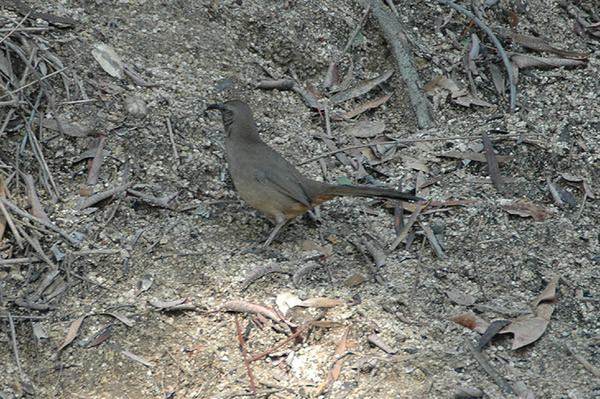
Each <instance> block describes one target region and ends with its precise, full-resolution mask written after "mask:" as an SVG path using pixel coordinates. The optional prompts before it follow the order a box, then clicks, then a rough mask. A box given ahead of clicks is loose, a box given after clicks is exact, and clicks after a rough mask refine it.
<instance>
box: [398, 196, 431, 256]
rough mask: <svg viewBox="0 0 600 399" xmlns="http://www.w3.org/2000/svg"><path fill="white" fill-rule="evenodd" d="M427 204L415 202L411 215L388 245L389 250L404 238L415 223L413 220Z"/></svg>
mask: <svg viewBox="0 0 600 399" xmlns="http://www.w3.org/2000/svg"><path fill="white" fill-rule="evenodd" d="M427 205H428V204H426V205H421V204H417V206H416V207H415V210H414V212H413V213H412V215H410V218H408V221H407V222H406V224H405V225H404V227H403V228H402V230H400V233H399V234H398V237H396V239H395V240H394V242H393V243H392V244H391V245H390V248H389V250H390V251H393V250H394V249H396V247H397V246H398V244H400V243H401V242H402V240H404V239H405V238H406V236H407V235H408V232H409V231H410V229H411V228H412V226H413V224H415V222H416V221H417V217H419V215H420V214H421V212H422V211H423V209H424V208H425V207H426V206H427Z"/></svg>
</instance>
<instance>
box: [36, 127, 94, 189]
mask: <svg viewBox="0 0 600 399" xmlns="http://www.w3.org/2000/svg"><path fill="white" fill-rule="evenodd" d="M40 125H41V123H40ZM105 142H106V136H101V137H100V140H99V141H98V146H97V147H96V153H95V154H94V159H93V160H92V166H91V167H90V173H89V174H88V178H87V184H88V185H90V186H94V185H96V183H98V176H99V175H100V167H101V166H102V151H103V150H104V143H105Z"/></svg>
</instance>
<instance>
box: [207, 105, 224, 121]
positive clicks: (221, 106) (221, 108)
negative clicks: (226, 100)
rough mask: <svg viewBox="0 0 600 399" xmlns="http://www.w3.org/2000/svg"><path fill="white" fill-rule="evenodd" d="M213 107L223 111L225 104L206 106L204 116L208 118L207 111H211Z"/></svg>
mask: <svg viewBox="0 0 600 399" xmlns="http://www.w3.org/2000/svg"><path fill="white" fill-rule="evenodd" d="M213 109H217V110H219V111H221V112H223V104H218V103H217V104H210V105H209V106H208V107H206V109H205V110H204V116H205V117H207V118H208V113H207V112H206V111H211V110H213Z"/></svg>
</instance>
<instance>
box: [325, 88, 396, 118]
mask: <svg viewBox="0 0 600 399" xmlns="http://www.w3.org/2000/svg"><path fill="white" fill-rule="evenodd" d="M391 97H392V95H391V94H387V95H385V96H383V97H380V98H378V99H375V100H373V101H369V102H368V103H365V104H362V105H360V106H358V107H356V108H354V109H353V110H351V111H348V112H346V113H344V114H342V115H340V116H338V117H335V118H334V119H352V118H354V117H355V116H358V115H360V114H362V113H363V112H365V111H368V110H370V109H373V108H377V107H379V106H380V105H382V104H385V103H386V102H387V101H388V100H389V99H390V98H391Z"/></svg>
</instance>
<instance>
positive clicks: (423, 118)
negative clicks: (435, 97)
mask: <svg viewBox="0 0 600 399" xmlns="http://www.w3.org/2000/svg"><path fill="white" fill-rule="evenodd" d="M355 1H356V2H357V3H359V4H361V5H362V6H363V7H370V8H371V9H372V10H373V11H372V12H373V15H374V16H375V18H377V22H378V23H379V28H380V29H381V31H382V32H383V35H384V36H385V39H386V41H387V42H388V45H389V46H390V47H391V48H392V52H393V53H394V56H395V58H396V66H397V68H398V71H399V72H400V76H401V77H402V81H403V82H404V84H405V85H406V89H407V91H408V97H409V99H410V102H411V104H412V107H413V110H414V111H415V116H416V117H417V122H418V124H419V126H420V127H421V128H424V129H427V128H429V127H431V126H432V125H433V115H432V112H431V105H430V104H429V101H427V98H426V97H425V95H424V93H423V83H422V82H421V78H420V77H419V74H418V72H417V69H416V68H415V65H414V63H413V60H412V57H411V54H410V53H411V52H410V49H409V48H408V45H407V44H405V43H406V40H403V39H405V38H406V34H405V33H404V32H405V30H404V28H403V26H402V24H401V23H400V21H399V20H398V18H395V17H394V16H393V14H391V13H390V12H389V11H388V10H387V9H386V8H385V7H384V6H383V4H382V3H381V2H380V1H378V0H355Z"/></svg>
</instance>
